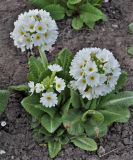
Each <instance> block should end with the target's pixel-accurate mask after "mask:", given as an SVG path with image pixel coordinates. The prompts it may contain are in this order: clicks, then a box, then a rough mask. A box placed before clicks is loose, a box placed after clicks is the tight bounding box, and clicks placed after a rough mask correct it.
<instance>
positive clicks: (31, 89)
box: [28, 81, 35, 95]
mask: <svg viewBox="0 0 133 160" xmlns="http://www.w3.org/2000/svg"><path fill="white" fill-rule="evenodd" d="M28 86H29V88H30V91H29V92H30V93H31V95H32V94H33V93H34V91H35V84H34V82H33V81H30V82H29V83H28Z"/></svg>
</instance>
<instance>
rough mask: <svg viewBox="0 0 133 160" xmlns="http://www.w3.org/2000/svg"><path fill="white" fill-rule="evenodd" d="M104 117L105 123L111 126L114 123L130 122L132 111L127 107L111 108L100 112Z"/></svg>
mask: <svg viewBox="0 0 133 160" xmlns="http://www.w3.org/2000/svg"><path fill="white" fill-rule="evenodd" d="M99 112H101V113H102V114H103V116H104V123H105V124H107V125H110V124H111V123H113V122H128V120H129V117H130V111H129V109H128V107H125V106H111V107H107V108H106V110H100V111H99Z"/></svg>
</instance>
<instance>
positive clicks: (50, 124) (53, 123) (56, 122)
mask: <svg viewBox="0 0 133 160" xmlns="http://www.w3.org/2000/svg"><path fill="white" fill-rule="evenodd" d="M61 123H62V120H61V118H60V116H59V115H55V116H54V117H50V116H49V115H47V114H46V115H44V116H43V117H42V118H41V124H42V126H43V127H44V128H45V129H46V130H47V131H49V132H50V133H53V132H54V131H55V130H56V129H57V128H58V127H59V126H60V125H61Z"/></svg>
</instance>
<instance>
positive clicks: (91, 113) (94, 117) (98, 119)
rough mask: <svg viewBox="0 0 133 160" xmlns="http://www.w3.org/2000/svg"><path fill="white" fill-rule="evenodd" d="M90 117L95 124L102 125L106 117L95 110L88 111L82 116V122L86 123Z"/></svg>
mask: <svg viewBox="0 0 133 160" xmlns="http://www.w3.org/2000/svg"><path fill="white" fill-rule="evenodd" d="M88 116H91V119H92V121H93V122H94V123H95V124H97V123H98V124H99V123H100V124H101V123H102V122H103V121H104V116H103V115H102V114H101V113H100V112H98V111H95V110H88V111H86V112H85V113H84V114H83V115H82V121H86V120H87V117H88Z"/></svg>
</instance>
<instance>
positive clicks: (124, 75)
mask: <svg viewBox="0 0 133 160" xmlns="http://www.w3.org/2000/svg"><path fill="white" fill-rule="evenodd" d="M126 81H127V72H122V73H121V75H120V77H119V79H118V81H117V85H116V86H115V90H117V91H119V90H120V89H122V88H123V86H124V85H125V83H126Z"/></svg>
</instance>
